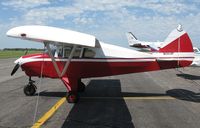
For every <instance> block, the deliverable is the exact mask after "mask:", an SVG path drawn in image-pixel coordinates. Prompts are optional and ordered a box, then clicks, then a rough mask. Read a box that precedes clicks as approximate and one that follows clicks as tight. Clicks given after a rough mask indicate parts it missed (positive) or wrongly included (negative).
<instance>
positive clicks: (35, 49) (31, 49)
mask: <svg viewBox="0 0 200 128" xmlns="http://www.w3.org/2000/svg"><path fill="white" fill-rule="evenodd" d="M26 50H28V51H43V49H38V48H4V49H3V51H26Z"/></svg>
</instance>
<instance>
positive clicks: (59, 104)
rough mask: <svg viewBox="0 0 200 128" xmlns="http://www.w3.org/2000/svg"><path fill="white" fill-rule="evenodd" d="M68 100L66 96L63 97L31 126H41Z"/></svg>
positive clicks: (38, 127) (36, 127)
mask: <svg viewBox="0 0 200 128" xmlns="http://www.w3.org/2000/svg"><path fill="white" fill-rule="evenodd" d="M65 101H66V97H63V98H61V99H60V100H59V101H58V102H57V103H56V104H55V105H54V106H53V107H52V108H51V109H50V110H49V111H48V112H46V113H45V114H44V115H43V116H42V117H41V118H40V119H39V120H38V121H37V122H36V123H35V124H34V125H33V126H32V127H31V128H40V127H41V126H42V125H43V124H44V123H45V122H46V121H47V120H48V119H49V118H50V117H51V116H52V115H53V114H54V113H55V112H56V111H57V110H58V108H59V107H60V106H61V105H62V104H63V103H64V102H65Z"/></svg>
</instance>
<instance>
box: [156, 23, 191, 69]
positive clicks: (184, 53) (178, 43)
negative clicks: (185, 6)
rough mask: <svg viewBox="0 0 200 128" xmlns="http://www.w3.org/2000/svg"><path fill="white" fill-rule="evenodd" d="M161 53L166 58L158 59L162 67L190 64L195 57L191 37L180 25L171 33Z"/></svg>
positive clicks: (160, 50)
mask: <svg viewBox="0 0 200 128" xmlns="http://www.w3.org/2000/svg"><path fill="white" fill-rule="evenodd" d="M159 53H160V54H162V55H163V58H164V59H165V61H163V60H162V61H159V60H158V63H159V65H160V67H161V69H166V68H177V67H186V66H190V65H191V63H192V61H193V59H194V52H193V46H192V42H191V40H190V37H189V36H188V34H187V32H185V31H184V30H182V27H181V26H180V25H179V26H178V27H177V29H175V30H173V31H172V32H171V33H170V34H169V36H168V37H167V39H166V40H165V41H164V43H163V45H162V46H161V48H160V49H159ZM166 63H168V64H167V65H166Z"/></svg>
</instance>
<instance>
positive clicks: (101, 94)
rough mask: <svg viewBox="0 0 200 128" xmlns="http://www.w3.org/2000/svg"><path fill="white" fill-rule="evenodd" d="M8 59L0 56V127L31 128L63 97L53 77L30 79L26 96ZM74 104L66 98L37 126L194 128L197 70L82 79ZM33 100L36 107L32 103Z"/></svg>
mask: <svg viewBox="0 0 200 128" xmlns="http://www.w3.org/2000/svg"><path fill="white" fill-rule="evenodd" d="M13 61H14V59H1V60H0V108H1V109H0V127H5V128H18V127H19V128H23V127H24V128H26V127H32V126H33V124H34V123H35V122H37V121H38V120H39V119H40V118H41V117H44V114H45V113H46V112H47V111H49V109H51V108H52V106H54V105H55V103H56V102H57V101H59V100H60V99H61V98H62V97H65V95H66V89H65V87H64V85H63V84H62V82H61V81H60V80H57V79H48V78H45V79H42V80H41V81H40V79H38V78H34V80H36V84H37V87H38V91H40V92H41V93H40V97H39V98H38V97H37V96H32V97H28V96H25V95H24V94H23V87H24V86H25V85H26V84H27V83H28V77H27V76H25V75H24V73H23V72H22V71H20V70H19V71H17V73H16V74H15V75H14V77H10V72H11V71H12V68H13V67H14V64H13ZM83 82H84V83H85V84H86V85H87V87H86V91H85V92H84V93H82V94H80V96H81V98H80V101H79V102H78V103H77V104H68V103H67V102H66V101H65V102H64V103H63V104H62V105H61V106H60V107H59V108H58V110H57V111H56V112H55V113H54V114H53V116H52V117H51V118H50V119H48V120H46V121H45V123H44V124H43V125H42V126H41V127H42V128H43V127H44V128H59V127H61V128H198V127H200V68H198V67H189V68H184V69H179V70H176V69H170V70H163V71H156V72H148V73H136V74H128V75H120V76H111V77H102V78H91V79H84V80H83ZM37 100H38V108H37V112H36V114H35V111H36V104H37ZM35 115H36V116H35Z"/></svg>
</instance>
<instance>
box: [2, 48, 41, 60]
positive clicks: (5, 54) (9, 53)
mask: <svg viewBox="0 0 200 128" xmlns="http://www.w3.org/2000/svg"><path fill="white" fill-rule="evenodd" d="M41 52H42V51H36V50H30V51H28V53H27V54H33V53H41ZM25 53H26V50H1V51H0V59H6V58H18V57H20V56H23V55H25Z"/></svg>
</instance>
